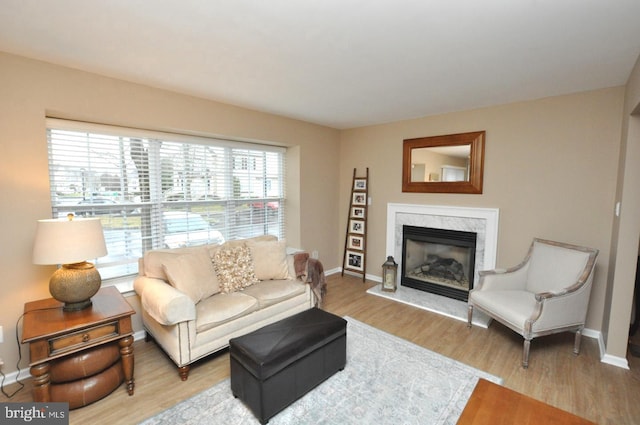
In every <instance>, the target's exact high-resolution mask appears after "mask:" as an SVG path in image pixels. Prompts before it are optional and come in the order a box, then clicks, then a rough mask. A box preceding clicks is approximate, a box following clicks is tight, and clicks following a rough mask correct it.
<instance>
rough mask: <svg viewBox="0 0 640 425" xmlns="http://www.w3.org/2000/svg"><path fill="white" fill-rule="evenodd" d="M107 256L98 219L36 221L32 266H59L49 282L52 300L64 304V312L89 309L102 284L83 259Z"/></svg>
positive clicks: (96, 273)
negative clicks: (92, 298)
mask: <svg viewBox="0 0 640 425" xmlns="http://www.w3.org/2000/svg"><path fill="white" fill-rule="evenodd" d="M104 255H107V246H106V244H105V242H104V233H103V232H102V223H101V222H100V219H99V218H74V216H73V214H69V215H68V216H67V218H64V219H50V220H38V224H37V228H36V239H35V243H34V246H33V263H34V264H60V265H62V266H61V267H60V268H59V269H58V270H56V271H55V273H53V275H52V276H51V279H50V280H49V292H51V296H53V298H55V299H56V300H58V301H61V302H63V303H64V307H63V309H64V311H77V310H82V309H84V308H87V307H89V306H90V305H91V297H92V296H94V295H95V294H96V292H98V290H99V289H100V285H101V284H102V278H101V277H100V273H99V272H98V270H96V268H95V267H94V265H93V264H91V263H88V262H87V261H86V259H91V258H98V257H102V256H104Z"/></svg>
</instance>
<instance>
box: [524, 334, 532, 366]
mask: <svg viewBox="0 0 640 425" xmlns="http://www.w3.org/2000/svg"><path fill="white" fill-rule="evenodd" d="M529 348H531V340H530V339H525V340H524V350H523V352H522V367H523V368H524V369H527V368H528V367H529Z"/></svg>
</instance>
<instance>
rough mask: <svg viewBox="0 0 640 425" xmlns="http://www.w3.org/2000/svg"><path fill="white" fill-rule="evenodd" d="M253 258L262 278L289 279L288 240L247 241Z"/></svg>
mask: <svg viewBox="0 0 640 425" xmlns="http://www.w3.org/2000/svg"><path fill="white" fill-rule="evenodd" d="M247 246H248V247H249V249H250V250H251V258H252V259H253V269H254V270H255V273H256V277H257V278H258V279H260V280H274V279H289V278H290V276H289V267H288V264H287V242H286V241H285V240H281V241H247Z"/></svg>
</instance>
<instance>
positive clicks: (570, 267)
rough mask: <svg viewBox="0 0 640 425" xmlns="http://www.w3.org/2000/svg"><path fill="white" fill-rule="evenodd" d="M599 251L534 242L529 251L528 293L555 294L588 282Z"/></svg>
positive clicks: (550, 242) (546, 242)
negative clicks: (580, 282) (579, 283)
mask: <svg viewBox="0 0 640 425" xmlns="http://www.w3.org/2000/svg"><path fill="white" fill-rule="evenodd" d="M597 255H598V250H595V249H591V248H585V247H580V246H576V245H569V244H564V243H560V242H552V241H546V240H543V239H534V240H533V243H532V245H531V249H530V250H529V264H528V271H527V284H526V289H527V290H528V291H530V292H534V293H540V292H556V291H560V290H562V289H565V288H568V287H571V286H572V285H575V284H576V283H577V282H578V281H579V280H580V279H582V281H583V283H584V282H585V281H588V279H589V278H590V277H591V273H592V272H593V267H594V265H595V259H596V257H597Z"/></svg>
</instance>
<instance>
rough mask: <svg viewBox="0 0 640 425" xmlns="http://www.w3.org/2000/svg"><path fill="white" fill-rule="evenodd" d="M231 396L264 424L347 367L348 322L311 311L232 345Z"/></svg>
mask: <svg viewBox="0 0 640 425" xmlns="http://www.w3.org/2000/svg"><path fill="white" fill-rule="evenodd" d="M229 354H230V358H231V391H232V393H233V395H234V397H237V398H240V400H242V401H243V402H244V403H245V404H246V405H247V407H249V409H251V411H252V412H253V414H254V415H255V416H256V417H257V418H258V420H259V421H260V423H262V424H264V423H267V422H268V421H269V419H271V418H272V417H273V416H274V415H275V414H276V413H278V412H280V411H281V410H282V409H284V408H285V407H287V406H288V405H290V404H291V403H293V402H294V401H295V400H297V399H298V398H300V397H302V396H303V395H304V394H305V393H307V392H308V391H309V390H311V389H313V388H314V387H316V386H317V385H318V384H320V383H321V382H322V381H324V380H325V379H327V378H328V377H330V376H331V375H333V374H334V373H336V372H337V371H339V370H342V369H344V366H345V364H346V361H347V321H346V320H344V319H343V318H341V317H339V316H336V315H334V314H331V313H327V312H326V311H323V310H320V309H318V308H315V307H314V308H312V309H309V310H306V311H303V312H301V313H298V314H295V315H293V316H290V317H287V318H285V319H282V320H280V321H279V322H276V323H273V324H270V325H267V326H265V327H263V328H260V329H258V330H256V331H254V332H251V333H249V334H247V335H243V336H241V337H238V338H233V339H231V340H230V341H229Z"/></svg>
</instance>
